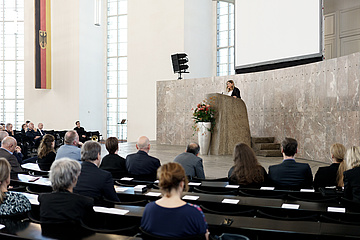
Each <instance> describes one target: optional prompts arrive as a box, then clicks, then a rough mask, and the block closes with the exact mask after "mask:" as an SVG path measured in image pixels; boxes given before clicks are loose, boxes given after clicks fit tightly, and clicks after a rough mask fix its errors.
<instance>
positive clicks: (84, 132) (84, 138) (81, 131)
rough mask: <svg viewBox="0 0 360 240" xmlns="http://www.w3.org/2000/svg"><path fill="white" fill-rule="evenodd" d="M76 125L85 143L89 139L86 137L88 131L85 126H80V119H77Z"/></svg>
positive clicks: (81, 139)
mask: <svg viewBox="0 0 360 240" xmlns="http://www.w3.org/2000/svg"><path fill="white" fill-rule="evenodd" d="M75 125H76V127H74V130H75V131H76V132H77V133H78V135H79V139H80V140H79V141H80V142H82V143H84V142H85V141H86V140H87V139H86V131H85V129H84V128H83V127H80V121H76V122H75Z"/></svg>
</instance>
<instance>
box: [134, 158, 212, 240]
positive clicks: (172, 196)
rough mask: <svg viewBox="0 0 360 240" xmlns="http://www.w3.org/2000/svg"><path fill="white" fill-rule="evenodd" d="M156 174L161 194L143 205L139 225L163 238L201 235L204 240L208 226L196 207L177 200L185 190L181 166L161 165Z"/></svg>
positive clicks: (184, 179)
mask: <svg viewBox="0 0 360 240" xmlns="http://www.w3.org/2000/svg"><path fill="white" fill-rule="evenodd" d="M158 177H159V186H160V189H161V191H162V193H163V197H162V198H161V199H159V200H157V201H155V202H151V203H148V204H147V205H146V207H145V210H144V213H143V216H142V218H141V228H142V229H143V230H144V231H145V232H148V233H151V234H154V235H157V236H163V237H173V238H176V237H190V236H196V235H203V234H204V235H205V237H206V238H207V239H208V230H207V228H208V226H207V223H206V221H205V217H204V214H203V212H202V211H201V209H200V207H199V206H197V205H193V204H189V203H186V202H184V201H183V200H182V199H181V197H182V193H183V191H184V189H185V191H187V189H188V186H187V183H188V181H187V178H186V175H185V171H184V168H183V167H181V165H180V164H178V163H167V164H164V165H163V166H161V167H160V168H159V170H158Z"/></svg>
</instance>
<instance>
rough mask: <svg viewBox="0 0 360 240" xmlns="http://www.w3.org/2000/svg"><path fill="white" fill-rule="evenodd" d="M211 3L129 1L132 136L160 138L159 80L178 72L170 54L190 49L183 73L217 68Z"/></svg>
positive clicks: (131, 138)
mask: <svg viewBox="0 0 360 240" xmlns="http://www.w3.org/2000/svg"><path fill="white" fill-rule="evenodd" d="M212 6H213V3H212V1H207V0H197V1H190V0H171V1H169V0H131V1H128V26H129V27H128V141H130V142H131V141H135V140H136V139H137V138H138V137H139V136H141V135H146V136H148V137H149V138H150V139H151V140H154V139H156V104H157V103H156V81H158V80H174V79H177V77H178V76H177V74H174V73H173V70H172V63H171V57H170V56H171V54H174V53H178V52H185V53H187V54H188V56H189V66H190V69H189V70H190V72H191V73H190V74H184V75H183V77H184V78H194V77H208V76H211V74H212V73H213V58H212V54H213V48H212V47H213V46H212V37H213V25H212V23H213V20H212V16H213V15H212ZM158 124H161V123H158Z"/></svg>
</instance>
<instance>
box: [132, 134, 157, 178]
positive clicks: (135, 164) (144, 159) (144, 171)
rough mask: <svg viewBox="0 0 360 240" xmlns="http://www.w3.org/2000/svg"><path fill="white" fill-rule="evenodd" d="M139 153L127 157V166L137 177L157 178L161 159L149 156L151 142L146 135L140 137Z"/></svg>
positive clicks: (138, 141) (138, 142) (137, 146)
mask: <svg viewBox="0 0 360 240" xmlns="http://www.w3.org/2000/svg"><path fill="white" fill-rule="evenodd" d="M136 149H138V150H139V151H138V152H137V153H133V154H129V155H127V157H126V168H127V170H128V172H129V173H130V174H131V175H134V176H135V178H137V179H143V180H149V181H153V180H156V171H157V169H158V168H159V167H160V165H161V164H160V161H159V159H157V158H155V157H152V156H149V155H148V153H149V151H150V142H149V139H148V138H147V137H145V136H142V137H139V139H138V140H137V143H136Z"/></svg>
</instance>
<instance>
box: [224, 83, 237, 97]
mask: <svg viewBox="0 0 360 240" xmlns="http://www.w3.org/2000/svg"><path fill="white" fill-rule="evenodd" d="M226 89H227V91H228V94H229V96H232V97H234V98H241V97H240V90H239V89H238V88H237V87H235V83H234V81H233V80H229V81H227V82H226Z"/></svg>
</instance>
